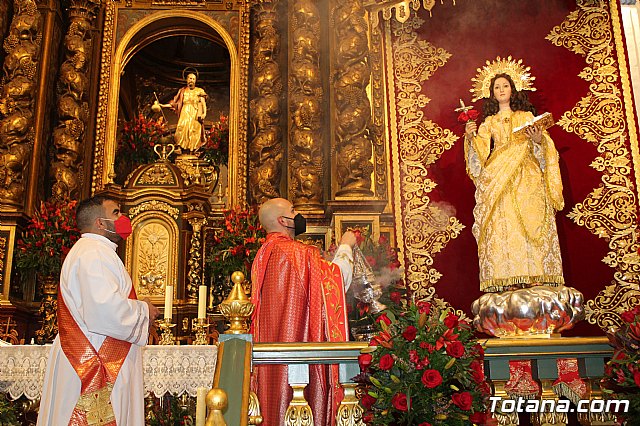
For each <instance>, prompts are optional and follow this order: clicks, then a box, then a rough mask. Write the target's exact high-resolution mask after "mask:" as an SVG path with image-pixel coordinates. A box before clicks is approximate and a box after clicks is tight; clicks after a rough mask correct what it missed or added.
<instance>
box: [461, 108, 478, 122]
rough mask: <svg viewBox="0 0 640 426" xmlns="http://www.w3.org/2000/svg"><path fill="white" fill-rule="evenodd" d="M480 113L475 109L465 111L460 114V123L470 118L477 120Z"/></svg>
mask: <svg viewBox="0 0 640 426" xmlns="http://www.w3.org/2000/svg"><path fill="white" fill-rule="evenodd" d="M479 115H480V114H479V113H478V111H476V110H475V109H470V110H469V111H466V112H465V111H463V112H461V113H460V115H458V121H459V122H460V123H466V122H467V121H469V120H475V119H477V118H478V116H479Z"/></svg>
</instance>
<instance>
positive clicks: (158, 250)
mask: <svg viewBox="0 0 640 426" xmlns="http://www.w3.org/2000/svg"><path fill="white" fill-rule="evenodd" d="M169 243H170V236H169V231H168V230H167V228H166V227H165V226H163V225H161V224H159V223H150V224H148V225H146V226H144V227H143V228H142V230H141V231H140V233H139V236H138V256H137V257H136V261H137V263H138V277H139V278H140V287H139V293H140V294H147V295H152V296H153V295H158V294H163V293H164V286H165V282H166V278H167V271H168V269H169V263H168V253H169V249H170V244H169Z"/></svg>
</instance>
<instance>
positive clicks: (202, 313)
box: [198, 285, 207, 318]
mask: <svg viewBox="0 0 640 426" xmlns="http://www.w3.org/2000/svg"><path fill="white" fill-rule="evenodd" d="M206 317H207V286H206V285H201V286H200V287H199V288H198V318H206Z"/></svg>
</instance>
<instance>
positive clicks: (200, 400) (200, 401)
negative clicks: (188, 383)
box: [196, 387, 208, 426]
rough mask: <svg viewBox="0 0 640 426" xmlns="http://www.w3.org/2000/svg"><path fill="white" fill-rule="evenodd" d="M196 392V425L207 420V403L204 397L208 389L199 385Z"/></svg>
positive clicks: (200, 424)
mask: <svg viewBox="0 0 640 426" xmlns="http://www.w3.org/2000/svg"><path fill="white" fill-rule="evenodd" d="M196 392H197V393H196V426H204V423H205V421H206V420H207V405H206V401H205V398H206V396H207V392H208V389H207V388H204V387H199V388H198V389H197V390H196Z"/></svg>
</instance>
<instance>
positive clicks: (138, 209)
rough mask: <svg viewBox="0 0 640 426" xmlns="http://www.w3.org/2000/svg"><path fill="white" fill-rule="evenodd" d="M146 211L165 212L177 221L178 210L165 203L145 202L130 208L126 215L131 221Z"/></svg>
mask: <svg viewBox="0 0 640 426" xmlns="http://www.w3.org/2000/svg"><path fill="white" fill-rule="evenodd" d="M146 211H159V212H165V213H167V214H168V215H169V216H171V217H172V218H174V219H176V220H178V216H179V215H180V209H178V208H176V207H172V206H170V205H169V204H167V203H164V202H162V201H157V200H151V201H147V202H145V203H142V204H140V205H138V206H135V207H132V208H130V209H129V211H128V212H127V214H128V216H129V218H131V219H133V218H134V217H136V216H137V215H139V214H140V213H142V212H146Z"/></svg>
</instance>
